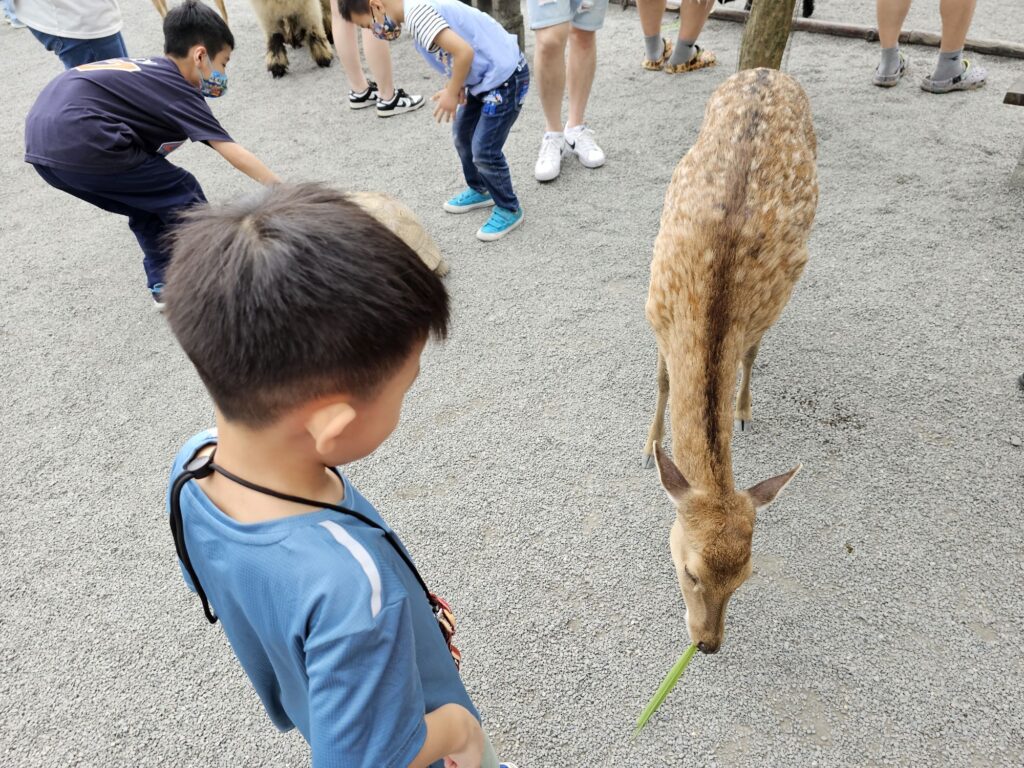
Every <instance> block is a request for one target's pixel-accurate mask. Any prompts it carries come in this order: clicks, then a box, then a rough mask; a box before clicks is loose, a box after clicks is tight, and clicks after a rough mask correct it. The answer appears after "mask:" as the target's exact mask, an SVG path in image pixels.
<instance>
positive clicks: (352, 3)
mask: <svg viewBox="0 0 1024 768" xmlns="http://www.w3.org/2000/svg"><path fill="white" fill-rule="evenodd" d="M338 12H339V13H340V14H341V18H343V19H344V20H345V21H352V14H353V13H369V12H370V0H338Z"/></svg>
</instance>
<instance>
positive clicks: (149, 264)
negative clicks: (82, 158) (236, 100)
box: [33, 156, 206, 289]
mask: <svg viewBox="0 0 1024 768" xmlns="http://www.w3.org/2000/svg"><path fill="white" fill-rule="evenodd" d="M33 167H34V168H35V169H36V171H37V172H38V173H39V175H40V176H42V177H43V180H44V181H46V183H47V184H49V185H50V186H51V187H56V188H57V189H59V190H61V191H63V192H67V193H68V194H69V195H74V196H75V197H77V198H79V199H80V200H85V202H87V203H92V204H93V205H95V206H96V207H97V208H102V209H103V210H104V211H109V212H110V213H119V214H121V215H122V216H127V217H128V228H129V229H131V231H132V234H134V235H135V239H136V240H138V241H139V245H140V246H141V247H142V253H143V258H142V266H143V267H144V268H145V270H146V283H147V285H148V286H149V287H150V289H152V288H153V286H155V285H159V284H160V283H162V282H164V270H166V269H167V265H168V264H169V263H170V261H171V251H170V248H169V247H168V243H167V233H168V232H169V231H170V229H171V227H172V226H174V224H175V222H176V220H177V218H178V214H179V213H181V212H182V211H183V210H184V209H186V208H188V207H189V206H192V205H195V204H196V203H205V202H206V195H204V194H203V188H202V187H201V186H199V182H198V181H196V177H195V176H193V175H192V174H191V173H189V172H188V171H186V170H185V169H184V168H179V167H178V166H176V165H174V164H173V163H171V162H169V161H167V160H165V159H164V158H162V157H156V156H154V157H150V158H149V159H148V160H146V162H144V163H143V164H142V165H140V166H137V167H135V168H132V169H130V170H127V171H118V172H117V173H110V174H105V173H104V174H99V173H76V172H72V171H62V170H59V169H57V168H49V167H47V166H45V165H34V166H33Z"/></svg>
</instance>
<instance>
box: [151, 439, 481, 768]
mask: <svg viewBox="0 0 1024 768" xmlns="http://www.w3.org/2000/svg"><path fill="white" fill-rule="evenodd" d="M216 440H217V438H216V435H215V433H213V432H205V433H201V434H199V435H196V436H195V437H194V438H192V439H191V440H190V441H189V442H188V443H187V444H186V445H185V447H184V448H182V450H181V452H180V453H179V454H178V457H177V459H176V460H175V462H174V467H173V469H172V484H173V479H174V478H175V477H176V476H177V474H178V473H179V472H180V471H181V468H182V466H183V465H184V464H185V463H186V462H188V461H189V460H190V459H191V458H192V457H193V456H194V455H195V454H196V453H197V452H198V451H199V450H201V449H202V447H203V446H205V445H210V444H213V443H216ZM342 480H343V483H344V487H345V491H344V499H343V500H342V501H341V506H343V507H345V508H348V509H352V510H355V511H356V512H358V513H359V514H361V515H363V516H364V517H366V518H368V519H370V520H372V521H374V522H375V523H376V524H378V525H380V526H385V527H386V524H385V523H384V521H383V520H382V519H381V518H380V516H379V514H378V513H377V511H376V510H375V509H374V508H373V506H372V505H371V504H370V503H369V502H368V501H367V500H366V499H365V498H364V497H363V496H362V495H361V494H360V493H359V492H358V491H357V490H356V489H355V488H354V487H353V486H352V484H351V483H350V482H349V481H348V479H347V478H344V477H343V478H342ZM168 503H169V500H168ZM181 511H182V521H183V528H184V531H185V542H186V545H187V549H188V554H189V559H190V560H191V561H192V566H193V568H194V569H195V572H196V576H197V577H198V578H199V581H200V583H201V585H202V587H203V590H204V591H205V592H206V595H207V597H208V599H209V601H210V605H211V606H212V608H213V610H214V612H215V613H216V614H217V616H218V617H219V618H220V623H221V626H223V628H224V632H225V634H226V635H227V638H228V641H229V642H230V643H231V647H232V649H233V650H234V652H235V655H236V656H237V657H238V660H239V662H241V664H242V667H243V668H244V669H245V672H246V674H247V675H248V677H249V680H250V681H251V682H252V685H253V688H255V690H256V693H257V694H259V697H260V700H261V701H262V702H263V706H264V707H265V709H266V711H267V714H268V715H269V716H270V718H271V720H272V721H273V722H274V724H275V725H277V727H278V728H280V729H282V730H286V729H289V728H292V727H297V728H298V729H299V731H301V733H302V735H303V736H305V738H306V740H307V741H308V742H309V744H310V748H311V752H312V765H313V768H397V767H398V766H401V767H402V768H405V766H407V765H408V764H409V763H410V762H411V761H412V759H413V758H414V757H415V756H416V754H417V753H418V752H419V750H420V749H421V748H422V746H423V743H424V741H425V739H426V725H425V723H424V719H423V718H424V715H426V713H428V712H432V711H433V710H435V709H437V708H438V707H440V706H443V705H444V704H449V703H455V704H460V705H461V706H463V707H465V708H466V709H468V710H469V711H470V712H472V713H474V715H476V709H475V708H474V707H473V703H472V701H470V698H469V695H468V694H467V693H466V689H465V688H464V687H463V685H462V680H461V678H460V677H459V674H458V671H457V670H456V668H455V663H454V662H453V661H452V657H451V653H450V652H449V651H448V647H447V645H445V641H444V638H443V636H442V634H441V631H440V629H439V628H438V625H437V621H436V619H435V618H434V615H433V612H432V610H431V606H430V604H429V603H428V601H427V598H426V596H425V595H424V593H423V590H422V588H421V587H420V586H419V583H418V582H417V581H416V578H415V576H414V575H413V573H412V571H411V570H410V568H409V567H408V566H407V565H406V564H405V562H404V561H403V560H402V559H401V557H400V556H399V555H398V553H397V552H396V551H395V550H394V549H393V548H392V547H391V545H390V544H389V543H388V542H387V540H386V539H385V538H384V536H383V533H382V531H381V530H380V529H378V528H375V527H373V526H369V525H366V524H365V523H363V522H362V521H360V520H358V519H357V518H355V517H353V516H351V515H346V514H343V513H341V512H337V511H334V510H329V509H322V510H316V511H310V512H308V513H306V514H300V515H295V516H292V517H287V518H281V519H277V520H270V521H267V522H263V523H253V524H243V523H239V522H238V521H236V520H234V519H233V518H231V517H229V516H228V515H226V514H225V513H224V512H222V511H221V510H220V509H219V508H218V507H217V506H216V505H214V504H213V502H212V501H211V500H210V498H209V497H207V496H206V494H204V493H203V491H202V489H201V488H200V487H199V485H198V483H196V482H195V481H192V482H189V483H188V484H186V485H185V486H184V488H183V490H182V494H181ZM171 546H172V545H171V540H170V537H169V536H168V539H167V552H168V555H169V556H172V553H173V551H174V550H173V549H172V548H171ZM182 573H183V575H184V577H185V581H186V584H187V585H189V586H192V584H191V581H190V579H189V578H188V576H187V574H185V572H184V570H183V571H182ZM192 609H193V611H192V612H191V613H190V614H189V615H188V616H186V617H183V620H185V619H188V618H191V620H193V621H195V622H204V621H205V619H204V618H203V613H202V611H201V610H200V607H199V601H198V600H196V601H195V604H194V605H193V606H192ZM195 666H196V668H197V669H201V668H202V664H201V663H199V662H197V664H196V665H195ZM477 717H479V716H478V715H477ZM433 768H443V763H442V761H438V762H437V763H436V764H435V766H433Z"/></svg>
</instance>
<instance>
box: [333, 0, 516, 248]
mask: <svg viewBox="0 0 1024 768" xmlns="http://www.w3.org/2000/svg"><path fill="white" fill-rule="evenodd" d="M339 2H340V9H341V15H342V17H343V18H344V19H345V20H346V21H351V22H353V23H354V24H356V25H357V26H360V27H363V28H366V29H371V30H373V34H374V35H375V36H376V37H379V38H381V39H382V40H395V39H397V38H398V36H399V35H400V34H401V32H402V25H403V24H404V25H405V28H406V29H408V31H409V35H410V36H411V37H412V39H413V43H414V44H415V46H416V50H417V51H419V52H420V54H421V55H422V56H423V58H424V59H426V61H427V63H428V64H430V66H432V67H433V68H434V69H436V70H437V71H438V72H440V73H441V74H443V75H445V76H446V77H447V78H448V84H447V86H446V87H445V88H444V89H442V90H440V91H438V92H437V93H436V94H435V95H434V101H436V102H437V107H436V108H435V109H434V117H436V118H437V120H438V121H439V122H440V121H442V120H444V121H448V120H451V119H452V117H453V116H454V118H455V126H454V134H455V150H456V151H457V152H458V153H459V159H460V160H461V161H462V174H463V176H465V178H466V183H467V184H468V185H469V188H468V189H466V190H465V191H464V192H461V193H459V194H458V195H456V196H455V197H453V198H452V199H451V200H449V201H448V202H446V203H445V204H444V209H445V210H446V211H448V212H449V213H467V212H468V211H472V210H474V209H476V208H489V207H492V206H493V207H494V211H493V212H492V213H491V217H490V219H489V220H488V221H487V223H486V224H484V225H483V226H482V227H481V228H480V230H479V231H478V232H477V233H476V236H477V237H478V238H480V239H481V240H485V241H487V240H497V239H499V238H501V237H504V236H505V235H507V234H508V233H509V232H511V231H512V230H513V229H515V228H516V227H518V226H519V225H520V224H522V223H523V209H522V206H521V205H520V204H519V199H518V198H517V197H516V194H515V191H513V189H512V177H511V175H510V174H509V170H508V161H507V160H506V159H505V154H504V151H503V149H504V146H505V140H506V139H507V138H508V134H509V131H510V130H512V125H513V123H515V121H516V119H517V118H518V117H519V112H520V110H521V109H522V106H523V100H524V99H525V98H526V91H527V90H528V89H529V87H530V69H529V67H528V66H527V65H526V59H525V58H524V57H523V54H522V53H521V52H520V50H519V42H518V41H517V40H516V37H515V35H511V34H509V33H508V32H507V31H506V30H505V29H504V27H502V26H501V25H500V24H499V23H498V22H496V21H495V20H494V19H492V18H491V17H490V16H488V15H487V14H486V13H483V12H481V11H478V10H477V9H476V8H473V7H471V6H469V5H465V4H463V3H461V2H459V0H339Z"/></svg>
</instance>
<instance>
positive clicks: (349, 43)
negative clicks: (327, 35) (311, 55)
mask: <svg viewBox="0 0 1024 768" xmlns="http://www.w3.org/2000/svg"><path fill="white" fill-rule="evenodd" d="M331 7H332V9H333V8H334V7H337V0H332V2H331ZM331 31H332V33H333V35H334V48H335V50H337V52H338V61H340V62H341V68H342V69H343V70H345V79H346V80H348V87H349V88H351V89H352V90H353V91H355V92H356V93H362V92H363V91H365V90H366V89H367V88H368V87H369V84H368V83H367V82H366V75H364V74H363V65H362V63H360V61H359V41H358V40H356V25H355V24H352V23H351V22H348V21H345V20H344V19H343V18H341V14H337V13H332V14H331Z"/></svg>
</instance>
